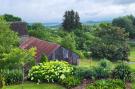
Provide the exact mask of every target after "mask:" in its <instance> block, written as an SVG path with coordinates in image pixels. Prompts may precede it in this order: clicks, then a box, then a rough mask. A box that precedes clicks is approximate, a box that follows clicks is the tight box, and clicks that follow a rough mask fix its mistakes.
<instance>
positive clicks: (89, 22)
mask: <svg viewBox="0 0 135 89" xmlns="http://www.w3.org/2000/svg"><path fill="white" fill-rule="evenodd" d="M102 22H107V23H111V22H112V21H109V20H108V21H86V22H82V24H84V25H94V24H100V23H102ZM30 24H33V23H30ZM42 24H43V25H44V26H45V27H48V28H54V29H55V28H59V27H61V23H56V22H52V23H42Z"/></svg>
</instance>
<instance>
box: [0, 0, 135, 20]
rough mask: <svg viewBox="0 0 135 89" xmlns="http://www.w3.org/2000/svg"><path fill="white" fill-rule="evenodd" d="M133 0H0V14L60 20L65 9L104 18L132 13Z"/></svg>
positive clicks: (85, 17)
mask: <svg viewBox="0 0 135 89" xmlns="http://www.w3.org/2000/svg"><path fill="white" fill-rule="evenodd" d="M134 2H135V1H134V0H117V1H116V0H0V8H1V9H0V14H4V13H10V14H14V15H17V16H20V17H22V18H23V19H24V20H25V21H29V22H35V21H36V22H40V21H41V22H60V21H61V20H62V19H63V14H64V12H65V11H66V10H71V9H73V10H76V11H78V12H79V14H80V17H81V20H82V21H87V20H105V19H112V18H114V17H118V16H121V15H127V14H134V15H135V4H134Z"/></svg>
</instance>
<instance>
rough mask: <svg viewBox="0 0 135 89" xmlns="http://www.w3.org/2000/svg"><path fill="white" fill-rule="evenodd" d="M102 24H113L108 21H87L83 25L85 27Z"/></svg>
mask: <svg viewBox="0 0 135 89" xmlns="http://www.w3.org/2000/svg"><path fill="white" fill-rule="evenodd" d="M102 22H107V23H111V22H112V21H111V20H106V21H86V22H84V23H83V24H84V25H94V24H100V23H102Z"/></svg>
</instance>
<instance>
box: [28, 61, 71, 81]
mask: <svg viewBox="0 0 135 89" xmlns="http://www.w3.org/2000/svg"><path fill="white" fill-rule="evenodd" d="M70 74H73V67H72V66H71V65H70V64H68V63H67V62H64V61H50V62H44V63H40V64H39V65H36V66H33V67H32V69H31V70H30V71H29V78H30V79H31V80H32V81H36V82H43V81H46V82H58V81H59V80H63V79H65V78H66V77H67V75H70Z"/></svg>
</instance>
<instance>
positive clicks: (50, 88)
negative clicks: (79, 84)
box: [3, 82, 65, 89]
mask: <svg viewBox="0 0 135 89" xmlns="http://www.w3.org/2000/svg"><path fill="white" fill-rule="evenodd" d="M21 88H22V85H21V84H20V85H11V86H6V87H4V88H3V89H21ZM23 89H65V88H64V87H62V86H60V85H57V84H50V83H48V84H45V83H43V84H36V83H31V82H26V83H24V88H23Z"/></svg>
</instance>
